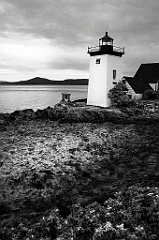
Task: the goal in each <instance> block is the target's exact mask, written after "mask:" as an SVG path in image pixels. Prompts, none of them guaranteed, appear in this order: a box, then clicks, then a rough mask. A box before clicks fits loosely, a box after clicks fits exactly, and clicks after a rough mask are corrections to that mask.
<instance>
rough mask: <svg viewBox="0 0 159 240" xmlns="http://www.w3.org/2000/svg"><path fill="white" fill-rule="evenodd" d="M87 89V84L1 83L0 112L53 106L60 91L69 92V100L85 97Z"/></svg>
mask: <svg viewBox="0 0 159 240" xmlns="http://www.w3.org/2000/svg"><path fill="white" fill-rule="evenodd" d="M87 90H88V86H87V85H28V86H26V85H18V86H17V85H1V86H0V113H11V112H14V111H15V110H24V109H33V110H34V111H35V110H37V109H44V108H47V107H48V106H50V107H54V105H55V104H57V103H59V102H60V101H61V99H62V95H61V94H62V93H68V94H71V100H75V99H81V98H86V97H87Z"/></svg>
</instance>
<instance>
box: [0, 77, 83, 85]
mask: <svg viewBox="0 0 159 240" xmlns="http://www.w3.org/2000/svg"><path fill="white" fill-rule="evenodd" d="M32 84H34V85H35V84H40V85H45V84H46V85H50V84H51V85H88V79H66V80H63V81H61V80H60V81H58V80H49V79H46V78H40V77H35V78H32V79H29V80H26V81H19V82H6V81H0V85H32Z"/></svg>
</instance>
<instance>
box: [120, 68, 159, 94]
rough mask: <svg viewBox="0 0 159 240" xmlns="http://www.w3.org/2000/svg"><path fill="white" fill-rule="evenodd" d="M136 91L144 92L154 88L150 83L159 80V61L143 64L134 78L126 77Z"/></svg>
mask: <svg viewBox="0 0 159 240" xmlns="http://www.w3.org/2000/svg"><path fill="white" fill-rule="evenodd" d="M125 80H126V81H127V82H128V83H129V85H130V86H131V87H132V89H133V90H134V91H135V93H143V92H144V91H146V90H147V89H152V88H151V86H150V85H149V83H157V81H159V63H147V64H141V65H140V67H139V69H138V70H137V72H136V74H135V76H134V77H133V78H130V77H125Z"/></svg>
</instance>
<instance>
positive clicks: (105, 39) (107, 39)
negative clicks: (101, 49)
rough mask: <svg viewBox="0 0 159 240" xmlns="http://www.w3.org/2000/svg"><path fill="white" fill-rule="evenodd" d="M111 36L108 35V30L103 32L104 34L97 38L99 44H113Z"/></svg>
mask: <svg viewBox="0 0 159 240" xmlns="http://www.w3.org/2000/svg"><path fill="white" fill-rule="evenodd" d="M113 40H114V39H113V38H111V37H109V36H108V32H106V33H105V36H104V37H102V38H100V39H99V46H103V45H111V46H113Z"/></svg>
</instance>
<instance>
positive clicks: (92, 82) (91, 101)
mask: <svg viewBox="0 0 159 240" xmlns="http://www.w3.org/2000/svg"><path fill="white" fill-rule="evenodd" d="M97 59H100V64H96V60H97ZM106 82H107V55H96V56H91V57H90V71H89V85H88V97H87V104H88V105H95V106H102V107H105V106H106V101H107V99H106Z"/></svg>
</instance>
